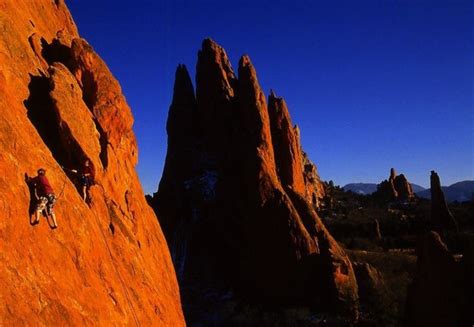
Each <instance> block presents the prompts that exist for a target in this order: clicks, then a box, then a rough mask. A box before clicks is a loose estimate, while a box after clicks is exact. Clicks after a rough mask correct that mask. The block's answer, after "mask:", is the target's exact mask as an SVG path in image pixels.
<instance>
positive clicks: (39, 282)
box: [0, 0, 184, 326]
mask: <svg viewBox="0 0 474 327" xmlns="http://www.w3.org/2000/svg"><path fill="white" fill-rule="evenodd" d="M0 27H1V29H2V36H1V37H0V63H1V65H0V110H1V117H2V118H1V119H0V167H1V169H2V172H4V173H3V174H2V175H1V176H0V193H1V194H2V197H1V200H0V205H1V207H2V214H3V219H2V220H1V223H0V248H1V254H0V288H1V291H0V325H31V324H35V325H36V324H37V325H64V324H71V325H122V324H123V325H133V324H137V325H138V324H139V323H141V324H143V325H162V326H180V325H184V320H183V315H182V310H181V304H180V295H179V289H178V285H177V281H176V277H175V272H174V268H173V265H172V262H171V258H170V255H169V251H168V247H167V245H166V242H165V239H164V237H163V234H162V232H161V229H160V226H159V224H158V222H157V219H156V216H155V214H154V213H153V211H152V210H151V208H149V206H148V205H147V203H146V201H145V199H144V195H143V191H142V189H141V186H140V183H139V181H138V178H137V174H136V173H135V169H134V167H135V165H136V162H137V146H136V142H135V137H134V134H133V131H132V124H133V117H132V114H131V111H130V108H129V107H128V105H127V103H126V100H125V98H124V96H123V95H122V92H121V89H120V86H119V84H118V82H117V81H116V80H115V78H114V77H113V76H112V74H111V73H110V71H109V70H108V68H107V66H106V65H105V63H104V62H103V61H102V60H101V59H100V57H99V56H98V55H97V54H96V53H95V52H94V51H93V49H92V48H91V47H90V46H89V45H88V44H87V42H86V41H84V40H83V39H81V38H80V37H79V34H78V32H77V29H76V26H75V24H74V22H73V20H72V18H71V15H70V14H69V11H68V10H67V8H66V6H65V4H64V2H63V1H60V0H59V1H46V0H44V1H43V0H36V1H25V0H19V1H10V0H7V1H2V3H0ZM85 159H89V160H90V161H91V164H92V167H93V170H94V171H95V176H96V177H95V181H96V185H94V186H92V187H91V189H90V201H89V202H88V203H85V202H84V201H83V200H82V198H81V195H80V192H79V188H80V186H79V185H78V181H77V179H76V176H74V175H71V174H66V173H65V171H63V169H62V168H61V166H65V167H69V168H77V167H80V166H81V165H82V163H83V161H84V160H85ZM39 167H44V168H46V170H47V177H48V178H49V181H50V183H51V184H52V186H53V188H54V189H55V191H56V195H57V196H59V200H58V202H57V204H56V208H55V211H56V215H57V217H58V222H59V228H58V229H56V230H51V229H50V228H49V226H48V223H47V222H46V219H41V221H40V223H39V225H34V226H33V225H30V220H29V214H31V212H29V210H30V209H31V206H32V205H33V202H34V199H33V198H32V197H31V194H30V192H29V189H28V185H27V183H26V182H25V179H24V174H25V173H26V174H28V175H33V174H35V172H36V170H37V169H38V168H39Z"/></svg>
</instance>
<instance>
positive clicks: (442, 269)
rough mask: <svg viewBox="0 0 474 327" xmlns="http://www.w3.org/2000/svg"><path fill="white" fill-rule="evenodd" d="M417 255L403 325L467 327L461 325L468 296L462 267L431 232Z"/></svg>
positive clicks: (421, 242) (436, 235) (426, 236)
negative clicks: (405, 323) (405, 322)
mask: <svg viewBox="0 0 474 327" xmlns="http://www.w3.org/2000/svg"><path fill="white" fill-rule="evenodd" d="M417 254H418V262H417V272H416V276H415V279H414V280H413V282H412V284H411V285H410V287H409V289H408V300H407V309H406V318H407V325H408V326H468V324H464V323H463V322H462V321H463V318H466V319H467V317H466V314H467V312H464V313H463V311H464V309H465V308H466V303H465V302H464V301H465V299H468V295H469V293H468V290H469V288H467V289H466V288H465V285H466V284H465V277H467V276H466V275H464V274H463V271H462V264H461V263H459V262H456V261H455V259H454V257H453V255H452V254H451V252H450V251H449V250H448V248H447V247H446V245H445V244H444V243H443V241H442V240H441V238H440V236H439V235H438V234H437V233H436V232H433V231H432V232H430V233H427V234H426V235H424V237H423V238H422V239H421V240H420V243H419V246H418V249H417ZM471 291H472V289H471ZM465 292H466V293H465ZM471 309H472V308H471ZM471 309H469V311H470V310H471Z"/></svg>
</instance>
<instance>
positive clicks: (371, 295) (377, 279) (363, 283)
mask: <svg viewBox="0 0 474 327" xmlns="http://www.w3.org/2000/svg"><path fill="white" fill-rule="evenodd" d="M353 267H354V272H355V275H356V278H357V285H358V286H359V298H360V300H361V302H363V303H367V304H373V303H376V302H377V301H378V300H379V297H380V295H381V294H382V292H383V289H384V287H385V282H384V279H383V276H382V274H381V273H380V272H379V271H378V270H377V269H375V268H374V267H373V266H371V265H370V264H368V263H367V262H354V263H353Z"/></svg>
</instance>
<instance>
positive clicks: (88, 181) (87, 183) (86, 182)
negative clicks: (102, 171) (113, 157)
mask: <svg viewBox="0 0 474 327" xmlns="http://www.w3.org/2000/svg"><path fill="white" fill-rule="evenodd" d="M70 171H71V172H73V173H75V174H79V175H80V182H81V187H82V198H83V199H84V201H86V200H87V192H88V190H89V188H90V187H91V185H92V184H93V183H94V172H93V170H92V166H91V163H90V161H89V160H88V159H86V161H84V166H83V167H82V170H80V171H77V170H76V169H70Z"/></svg>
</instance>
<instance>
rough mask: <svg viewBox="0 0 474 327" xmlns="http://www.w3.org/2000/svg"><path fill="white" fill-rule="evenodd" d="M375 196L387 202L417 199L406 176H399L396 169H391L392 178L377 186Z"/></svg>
mask: <svg viewBox="0 0 474 327" xmlns="http://www.w3.org/2000/svg"><path fill="white" fill-rule="evenodd" d="M374 196H375V197H377V198H381V199H383V200H385V201H395V200H398V201H409V200H412V199H413V198H414V197H415V193H414V192H413V188H412V186H411V184H410V183H409V182H408V180H407V178H406V177H405V175H403V174H400V175H397V173H396V172H395V168H391V169H390V177H389V178H388V180H384V181H383V182H382V183H380V184H379V185H378V186H377V191H376V192H375V193H374Z"/></svg>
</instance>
